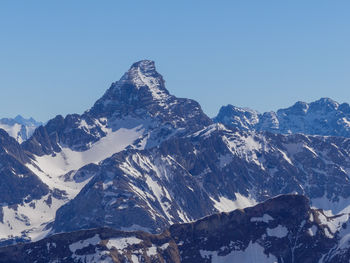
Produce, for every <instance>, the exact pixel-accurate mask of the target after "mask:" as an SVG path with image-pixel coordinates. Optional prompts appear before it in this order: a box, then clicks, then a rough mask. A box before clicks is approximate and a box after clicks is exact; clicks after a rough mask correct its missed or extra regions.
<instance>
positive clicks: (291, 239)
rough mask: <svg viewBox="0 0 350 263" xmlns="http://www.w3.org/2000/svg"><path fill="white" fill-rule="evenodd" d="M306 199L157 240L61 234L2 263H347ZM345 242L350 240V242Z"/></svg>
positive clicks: (12, 250) (343, 220) (211, 220)
mask: <svg viewBox="0 0 350 263" xmlns="http://www.w3.org/2000/svg"><path fill="white" fill-rule="evenodd" d="M348 220H349V215H348V214H343V215H341V216H338V217H327V216H325V215H324V213H323V211H322V210H315V209H311V208H310V206H309V202H308V200H307V199H306V198H305V197H303V196H298V195H285V196H278V197H276V198H273V199H270V200H267V201H266V202H264V203H261V204H259V205H256V206H254V207H250V208H245V209H243V210H241V209H238V210H235V211H233V212H230V213H221V214H215V215H212V216H209V217H206V218H203V219H201V220H198V221H196V222H193V223H187V224H176V225H173V226H172V227H170V228H169V229H167V230H165V231H164V232H163V233H162V234H160V235H152V234H148V233H145V232H140V231H138V232H122V231H116V230H113V229H108V228H100V229H92V230H82V231H78V232H72V233H65V234H58V235H54V236H51V237H49V238H46V239H43V240H41V241H39V242H36V243H31V244H22V245H17V246H11V247H5V248H0V262H8V263H9V262H38V263H40V262H57V261H59V262H86V263H87V262H132V263H136V262H167V263H178V262H199V263H200V262H247V263H248V262H249V263H261V262H339V263H341V262H348V261H349V259H350V258H349V253H348V251H349V249H348V246H349V245H348V244H347V243H346V246H343V250H339V249H338V247H339V244H341V243H342V241H345V240H344V239H342V238H341V237H342V236H343V235H344V233H343V232H344V228H343V227H342V225H347V224H348ZM346 241H348V238H347V240H346Z"/></svg>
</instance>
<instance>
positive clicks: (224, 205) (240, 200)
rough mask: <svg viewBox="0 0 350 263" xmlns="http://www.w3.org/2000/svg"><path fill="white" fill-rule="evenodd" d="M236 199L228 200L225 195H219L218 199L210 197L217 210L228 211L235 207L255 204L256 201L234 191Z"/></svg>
mask: <svg viewBox="0 0 350 263" xmlns="http://www.w3.org/2000/svg"><path fill="white" fill-rule="evenodd" d="M235 195H236V200H230V199H228V198H227V197H224V196H219V201H217V200H215V199H214V198H213V197H210V199H211V200H212V201H213V203H214V207H215V208H216V209H217V210H218V211H219V212H229V211H232V210H235V209H242V208H246V207H250V206H254V205H256V204H257V203H256V201H255V200H254V199H252V198H250V197H246V196H243V195H241V194H239V193H236V194H235Z"/></svg>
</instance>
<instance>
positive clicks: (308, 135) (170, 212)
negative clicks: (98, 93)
mask: <svg viewBox="0 0 350 263" xmlns="http://www.w3.org/2000/svg"><path fill="white" fill-rule="evenodd" d="M349 116H350V113H349V105H348V104H341V105H339V104H338V103H336V102H334V101H332V100H330V99H321V100H319V101H316V102H313V103H310V104H307V103H301V102H299V103H296V104H295V105H294V106H292V107H290V108H287V109H283V110H279V111H277V113H264V114H259V113H257V112H256V111H253V110H248V109H242V108H237V107H234V106H226V107H223V108H221V110H220V112H219V114H218V116H217V117H215V118H214V119H210V118H209V117H208V116H207V115H205V114H204V113H203V111H202V109H201V107H200V105H199V104H198V103H197V102H195V101H193V100H190V99H182V98H177V97H175V96H173V95H171V94H170V93H169V91H168V90H167V89H166V88H165V82H164V80H163V77H162V76H161V75H160V74H159V73H158V72H157V71H156V68H155V64H154V62H153V61H150V60H142V61H139V62H137V63H135V64H133V65H132V66H131V68H130V69H129V70H128V71H127V72H126V73H125V74H124V75H123V76H122V78H121V79H120V80H119V81H116V82H114V83H112V85H111V87H110V88H109V89H108V90H107V91H106V93H105V94H104V95H103V96H102V97H101V98H100V99H98V100H97V101H96V103H95V104H94V105H93V106H92V107H91V108H90V109H88V110H87V111H85V112H84V113H83V114H81V115H79V114H72V115H67V116H66V117H63V116H60V115H59V116H56V117H55V118H53V119H52V120H49V121H48V122H47V123H46V124H45V125H40V126H39V127H38V128H36V129H35V131H34V132H33V134H32V135H31V136H30V137H29V138H28V137H26V138H24V137H21V138H22V139H21V140H18V137H15V138H16V139H17V140H16V139H14V138H12V137H11V136H9V134H8V133H7V132H5V131H3V130H1V129H0V161H1V166H0V204H1V205H0V246H7V245H11V244H16V243H20V242H33V241H38V240H40V241H38V243H29V244H26V245H17V246H14V247H13V246H12V247H7V248H3V249H0V258H3V259H10V258H12V260H13V261H6V262H20V261H19V260H20V259H23V258H27V259H26V260H27V261H21V262H34V261H36V262H48V259H50V260H52V262H55V261H54V260H55V259H60V261H59V262H96V258H97V257H98V259H99V260H105V261H104V262H127V261H126V260H128V262H164V260H165V261H166V262H231V261H227V260H238V259H241V260H242V259H244V260H247V261H241V262H315V260H323V261H320V262H345V261H346V260H348V256H347V255H348V251H349V250H348V246H347V242H348V241H347V239H343V237H345V236H346V230H344V229H346V226H347V222H348V214H349V213H350V180H349V175H350V158H349V156H350V136H349V135H350V133H349V123H350V121H349V120H350V118H349ZM37 124H38V123H37ZM22 125H24V124H22ZM37 126H38V125H37ZM290 194H292V195H290ZM279 195H281V196H280V197H277V198H274V197H276V196H279ZM304 196H305V197H304ZM271 198H273V199H271ZM266 200H268V201H266ZM265 201H266V202H265ZM261 202H264V203H262V204H259V203H261ZM310 205H311V206H312V208H310ZM247 207H252V208H247ZM235 209H238V210H235ZM240 209H245V210H244V213H243V212H242V210H240ZM321 209H324V211H323V210H321ZM232 210H235V211H233V212H231V213H230V214H217V213H220V212H230V211H232ZM265 214H266V215H265ZM310 214H312V215H313V216H314V219H311V216H310ZM267 215H268V216H267ZM207 216H210V217H208V218H207ZM204 217H206V218H205V219H201V218H204ZM252 218H257V219H256V220H257V221H254V220H255V219H252ZM259 218H260V219H259ZM271 218H272V219H271ZM291 218H292V219H293V220H294V221H293V222H292V221H291V220H290V219H291ZM316 218H318V219H316ZM320 218H322V219H320ZM197 220H199V221H197ZM231 220H233V221H231ZM251 220H253V221H251ZM320 220H321V221H320ZM322 220H323V221H322ZM270 221H271V222H270ZM303 222H304V223H303ZM179 224H180V225H179ZM197 227H198V228H197ZM342 227H343V228H342ZM88 229H93V230H88ZM111 229H113V230H111ZM227 229H239V231H238V230H237V231H238V232H234V231H233V232H232V233H226V232H227ZM269 229H270V230H269ZM310 229H311V230H310ZM117 230H120V231H117ZM123 231H124V232H123ZM125 231H146V232H148V234H146V233H143V232H135V233H134V232H128V233H127V232H125ZM191 231H192V232H191ZM310 231H311V232H310ZM327 231H328V232H327ZM157 233H162V234H161V235H160V236H157V235H155V234H157ZM215 233H217V234H215ZM197 237H198V238H200V239H197ZM43 238H45V239H43ZM123 238H124V239H123ZM125 238H130V239H125ZM110 240H113V241H110ZM135 240H137V242H136V241H135ZM206 240H207V241H208V240H210V242H209V241H208V242H209V243H206ZM134 241H135V242H136V243H135V242H134ZM109 242H111V243H110V244H112V243H113V242H116V243H113V244H114V245H108V244H109ZM128 242H129V243H128ZM130 242H131V243H132V244H131V243H130ZM181 242H184V243H186V246H182V245H179V243H181ZM344 242H345V243H344ZM167 244H168V245H167ZM344 244H345V245H344ZM129 245H131V246H129ZM113 246H114V247H115V246H117V247H115V249H113ZM301 246H302V247H303V248H302V249H301V248H300V247H301ZM120 247H123V248H125V249H126V248H127V249H126V250H125V249H124V250H123V249H120ZM308 248H309V249H308ZM312 248H313V249H312ZM332 249H333V250H332ZM136 250H137V251H138V252H136ZM150 251H151V252H150ZM312 251H315V252H312ZM332 251H333V252H334V251H336V253H335V252H334V253H333V252H332ZM339 251H341V252H339ZM338 252H339V253H338ZM16 253H17V254H16ZM149 253H150V254H149ZM252 253H253V254H254V253H255V254H256V255H258V256H257V258H252V257H250V258H249V257H248V255H250V254H252ZM141 254H142V255H143V256H142V255H141ZM255 254H254V255H255ZM15 255H17V256H15ZM303 257H304V259H307V260H304V261H302V260H301V259H303ZM340 257H341V259H339V258H340ZM262 258H263V260H262ZM258 259H261V260H262V261H258ZM16 260H17V261H16ZM45 260H46V261H45ZM142 260H144V261H142ZM225 260H226V261H225ZM335 260H338V261H335ZM339 260H340V261H339ZM341 260H344V261H341ZM0 262H1V260H0ZM101 262H103V261H101ZM316 262H317V261H316Z"/></svg>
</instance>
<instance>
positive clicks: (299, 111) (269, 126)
mask: <svg viewBox="0 0 350 263" xmlns="http://www.w3.org/2000/svg"><path fill="white" fill-rule="evenodd" d="M214 121H215V122H220V123H223V124H225V125H226V126H229V127H235V128H239V129H243V130H258V131H270V132H275V133H283V134H290V133H303V134H310V135H324V136H343V137H350V106H349V104H347V103H343V104H339V103H337V102H335V101H333V100H331V99H329V98H322V99H320V100H318V101H315V102H311V103H305V102H300V101H299V102H297V103H295V104H294V105H293V106H292V107H289V108H286V109H280V110H278V111H277V112H265V113H263V114H260V113H258V112H257V111H254V110H251V109H247V108H239V107H235V106H232V105H227V106H224V107H222V108H221V109H220V111H219V114H218V115H217V116H216V117H215V118H214Z"/></svg>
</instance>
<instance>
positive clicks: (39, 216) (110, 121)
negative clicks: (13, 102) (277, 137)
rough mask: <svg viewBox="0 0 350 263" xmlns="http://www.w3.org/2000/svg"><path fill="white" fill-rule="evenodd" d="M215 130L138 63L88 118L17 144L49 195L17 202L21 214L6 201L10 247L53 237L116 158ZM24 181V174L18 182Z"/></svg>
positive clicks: (60, 123) (51, 124)
mask: <svg viewBox="0 0 350 263" xmlns="http://www.w3.org/2000/svg"><path fill="white" fill-rule="evenodd" d="M211 123H212V121H211V120H210V118H208V117H207V116H206V115H205V114H204V113H203V112H202V110H201V108H200V106H199V104H198V103H197V102H195V101H192V100H189V99H181V98H176V97H175V96H173V95H171V94H170V93H169V92H168V91H167V90H166V88H165V85H164V80H163V78H162V76H161V75H160V74H159V73H158V72H157V71H156V69H155V65H154V62H153V61H149V60H143V61H140V62H137V63H135V64H133V65H132V66H131V68H130V69H129V70H128V71H127V72H126V73H125V74H124V76H123V77H122V78H121V79H120V80H119V81H117V82H115V83H113V84H112V86H111V87H110V88H109V89H108V90H107V91H106V93H105V94H104V95H103V96H102V98H101V99H99V100H98V101H97V102H96V103H95V105H94V106H93V107H92V108H91V109H90V110H87V111H86V112H85V113H84V114H82V115H78V114H72V115H67V116H66V117H65V118H64V117H62V116H57V117H55V118H54V119H52V120H50V121H48V122H47V124H46V125H44V126H40V127H39V128H37V129H36V130H35V132H34V134H33V136H32V137H31V138H29V139H28V140H26V141H25V142H23V143H22V144H21V145H17V146H18V148H19V149H20V151H18V153H16V154H15V156H16V158H17V159H19V157H21V156H20V154H22V155H23V156H24V157H23V158H21V159H20V164H18V165H21V167H22V166H23V167H24V168H23V169H26V171H28V172H29V173H30V174H32V175H33V176H34V178H37V180H38V182H37V185H39V186H41V185H42V186H43V187H44V188H45V189H46V194H45V195H44V194H42V195H35V194H31V195H30V196H31V197H30V198H31V199H33V200H31V202H28V203H26V202H23V198H22V199H18V200H17V199H16V200H13V204H15V205H16V206H15V207H12V206H10V205H9V204H8V203H10V202H7V201H6V200H5V199H3V200H2V201H4V202H5V201H6V203H3V204H2V208H3V210H4V211H5V212H4V213H3V214H4V218H5V219H6V220H5V221H3V222H2V221H0V229H6V231H5V230H2V233H3V236H1V238H4V240H3V241H4V242H5V243H6V242H7V239H11V240H12V237H15V238H18V237H20V238H21V239H26V240H28V239H29V238H34V236H35V239H36V238H40V237H41V236H42V235H44V234H47V233H48V232H49V231H50V224H51V223H52V221H53V220H54V218H55V213H56V210H57V209H58V208H59V207H60V206H62V205H63V204H65V203H67V202H68V201H69V200H71V199H73V198H74V197H75V196H76V195H77V194H78V193H79V192H80V190H81V189H82V188H83V187H84V185H85V184H87V183H88V182H89V180H91V178H92V176H93V175H94V174H95V172H96V170H97V168H98V163H99V162H100V161H103V160H104V159H106V158H108V157H110V156H111V155H113V154H114V153H117V152H120V151H122V150H124V149H126V148H131V149H132V148H135V149H145V148H150V147H154V146H157V145H158V144H159V143H160V142H162V141H164V140H166V139H168V138H171V137H172V136H175V135H178V134H187V133H191V132H193V131H196V130H198V129H201V128H203V127H205V126H206V125H209V124H211ZM13 144H15V143H14V142H13ZM17 155H19V157H18V156H17ZM5 156H6V158H8V157H9V155H5ZM4 158H5V157H4ZM9 166H10V165H9ZM78 170H79V171H78ZM21 174H22V173H20V172H17V171H16V172H15V177H16V176H17V177H19V176H20V175H21ZM6 176H7V175H6ZM11 184H12V183H11ZM13 184H14V185H16V183H15V182H14V183H13ZM23 188H24V190H23V191H22V193H23V194H26V193H28V192H29V193H31V191H33V189H35V187H33V186H29V185H25V184H24V185H23ZM28 188H30V189H28ZM8 189H11V188H8ZM5 192H6V191H4V193H5ZM17 214H20V215H21V216H17ZM23 218H25V220H23ZM7 221H9V222H11V224H8V223H7ZM34 232H35V233H37V234H35V235H34V234H33V233H34ZM39 232H40V233H41V234H40V233H39ZM6 238H7V239H6ZM35 239H34V240H35ZM5 243H2V244H5ZM0 244H1V242H0Z"/></svg>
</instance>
